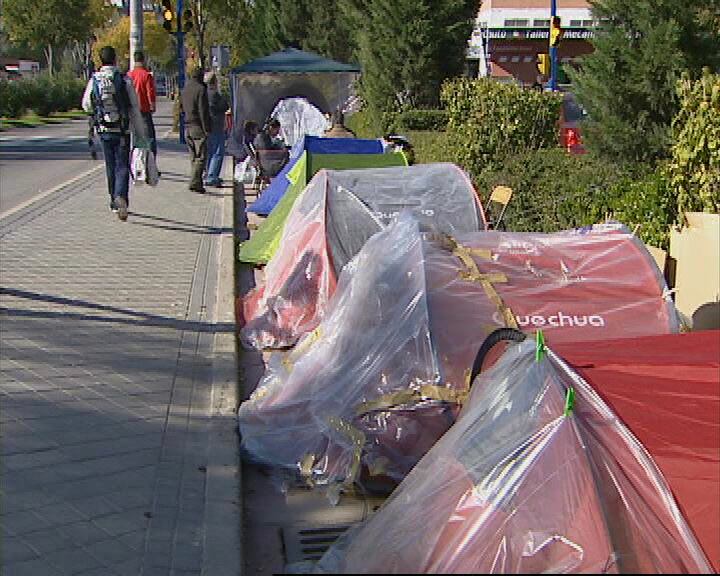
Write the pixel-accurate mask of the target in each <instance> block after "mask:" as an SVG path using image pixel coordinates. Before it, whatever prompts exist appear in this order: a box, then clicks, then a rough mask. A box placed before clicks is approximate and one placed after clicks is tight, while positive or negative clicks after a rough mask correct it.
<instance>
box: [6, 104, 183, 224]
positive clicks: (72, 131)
mask: <svg viewBox="0 0 720 576" xmlns="http://www.w3.org/2000/svg"><path fill="white" fill-rule="evenodd" d="M171 120H172V103H171V102H170V101H169V100H166V99H162V100H161V101H160V102H159V103H158V113H157V114H156V115H155V127H156V132H157V136H158V139H159V140H162V137H163V135H164V134H165V133H166V132H167V131H168V130H169V129H170V124H171ZM167 145H172V143H168V144H167ZM96 148H97V150H98V159H97V160H93V159H92V158H91V157H90V152H89V147H88V123H87V120H85V119H81V120H73V121H70V122H67V123H64V124H53V125H47V126H41V127H37V128H14V129H11V130H7V131H4V132H2V133H0V218H3V217H5V216H8V215H10V214H11V213H13V212H15V211H16V210H18V209H19V208H20V207H22V206H26V205H28V204H31V203H32V202H33V201H35V200H38V199H40V198H43V197H45V196H47V195H48V194H52V193H53V192H54V191H55V190H56V189H59V188H61V187H63V186H65V185H67V184H68V183H69V182H71V181H72V180H73V179H74V178H78V177H80V176H82V175H84V174H87V173H88V172H90V171H93V170H94V171H100V172H101V171H103V170H104V163H103V159H102V146H101V145H100V143H99V142H96ZM161 150H162V145H161ZM161 155H162V152H159V153H158V156H159V157H161ZM159 165H160V166H161V165H162V161H161V160H160V161H159ZM161 169H162V168H161Z"/></svg>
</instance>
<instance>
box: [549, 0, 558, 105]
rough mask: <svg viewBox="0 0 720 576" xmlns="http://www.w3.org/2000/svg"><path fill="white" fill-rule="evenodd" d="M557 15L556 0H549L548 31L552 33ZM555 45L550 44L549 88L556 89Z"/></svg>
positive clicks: (556, 65)
mask: <svg viewBox="0 0 720 576" xmlns="http://www.w3.org/2000/svg"><path fill="white" fill-rule="evenodd" d="M555 16H557V0H550V33H551V34H552V22H553V19H554V18H555ZM557 70H558V62H557V46H552V45H551V46H550V90H552V91H553V92H555V91H556V90H557V75H558V74H557Z"/></svg>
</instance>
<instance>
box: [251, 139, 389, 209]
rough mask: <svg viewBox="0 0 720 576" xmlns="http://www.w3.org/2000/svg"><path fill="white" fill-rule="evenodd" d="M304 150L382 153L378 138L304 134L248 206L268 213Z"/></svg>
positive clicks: (331, 152)
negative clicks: (288, 159) (272, 177)
mask: <svg viewBox="0 0 720 576" xmlns="http://www.w3.org/2000/svg"><path fill="white" fill-rule="evenodd" d="M304 152H307V153H308V154H382V153H383V146H382V142H381V141H380V140H363V139H360V138H319V137H317V136H305V138H304V139H302V140H299V141H298V142H297V143H296V144H295V146H293V148H292V150H291V151H290V161H289V162H288V163H287V164H286V165H285V167H284V168H283V169H282V170H281V171H280V172H279V173H278V175H277V176H276V177H275V178H274V179H273V181H272V182H271V183H270V186H268V187H267V188H266V189H265V190H264V191H263V193H262V196H261V197H260V198H259V199H258V200H257V201H256V202H254V203H253V204H252V206H250V207H249V208H248V211H249V212H255V213H256V214H259V215H261V216H267V215H268V214H270V212H271V211H272V209H273V208H275V206H276V205H277V203H278V202H280V199H281V198H282V197H283V195H284V194H285V192H287V189H288V186H289V185H290V181H289V180H288V179H287V174H288V173H289V172H290V170H292V169H293V167H294V166H295V164H296V163H297V162H298V160H299V159H300V157H301V156H302V155H303V153H304Z"/></svg>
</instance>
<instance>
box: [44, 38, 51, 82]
mask: <svg viewBox="0 0 720 576" xmlns="http://www.w3.org/2000/svg"><path fill="white" fill-rule="evenodd" d="M44 52H45V59H46V60H47V64H48V73H49V74H50V76H52V75H53V47H52V44H48V45H47V48H45V50H44Z"/></svg>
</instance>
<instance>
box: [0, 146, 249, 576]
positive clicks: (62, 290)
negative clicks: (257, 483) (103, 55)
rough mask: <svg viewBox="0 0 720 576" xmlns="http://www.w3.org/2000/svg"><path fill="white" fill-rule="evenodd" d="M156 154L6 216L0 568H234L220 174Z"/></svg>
mask: <svg viewBox="0 0 720 576" xmlns="http://www.w3.org/2000/svg"><path fill="white" fill-rule="evenodd" d="M159 135H160V134H159ZM159 156H160V161H159V165H160V168H161V170H162V171H163V178H162V180H161V182H160V184H159V185H158V186H157V187H156V188H150V187H142V188H137V189H135V190H134V191H131V199H130V216H129V219H128V221H127V222H125V223H123V222H120V221H119V220H118V219H117V217H116V215H114V214H112V213H110V212H109V210H108V208H107V192H106V187H105V179H104V178H105V176H104V169H101V170H99V171H97V172H95V173H93V174H91V175H89V176H88V177H86V178H84V179H82V180H81V181H79V182H76V183H75V184H73V185H72V186H70V187H69V188H68V189H63V190H60V191H58V192H57V193H56V194H53V195H52V196H49V197H47V198H44V199H42V200H40V201H38V202H37V203H35V204H33V205H31V206H29V207H27V208H26V209H24V210H22V211H20V212H18V213H16V214H13V215H12V216H9V217H8V218H5V219H4V220H0V405H1V408H0V432H1V434H2V438H1V451H2V460H1V468H0V473H1V475H2V476H1V479H0V488H1V495H0V496H1V501H0V510H1V516H0V527H1V534H0V536H1V542H2V544H1V550H0V556H1V560H0V562H1V565H0V572H2V574H3V575H4V576H14V575H38V576H43V575H55V574H58V575H65V574H83V575H86V576H90V575H103V576H108V575H116V574H117V575H135V574H143V575H147V576H151V575H153V576H154V575H156V574H158V575H159V574H164V575H168V574H172V575H178V576H180V575H190V574H197V575H199V574H201V573H202V574H204V575H205V574H207V575H208V576H211V575H221V574H222V575H224V574H228V575H229V574H233V575H236V574H239V573H240V572H241V570H240V566H241V562H240V522H241V520H240V513H241V506H240V492H239V458H238V446H237V433H236V421H235V409H236V405H237V392H236V387H237V385H236V369H235V348H234V317H233V284H234V280H233V261H234V257H233V238H232V227H233V224H232V222H233V211H232V204H233V197H232V188H230V187H229V185H230V182H228V187H226V188H223V189H216V188H209V189H208V191H209V192H210V194H208V195H198V194H194V193H191V192H189V191H188V190H187V183H188V178H187V176H186V174H187V173H188V172H189V160H188V158H187V154H186V153H185V152H184V151H182V149H181V148H179V147H176V150H175V151H170V150H168V149H167V147H166V148H164V149H163V148H161V150H160V154H159ZM229 164H230V161H229V159H226V165H227V166H226V171H225V173H226V177H229V175H230V167H229Z"/></svg>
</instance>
